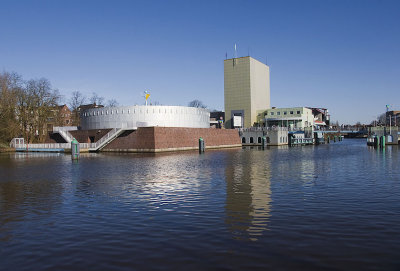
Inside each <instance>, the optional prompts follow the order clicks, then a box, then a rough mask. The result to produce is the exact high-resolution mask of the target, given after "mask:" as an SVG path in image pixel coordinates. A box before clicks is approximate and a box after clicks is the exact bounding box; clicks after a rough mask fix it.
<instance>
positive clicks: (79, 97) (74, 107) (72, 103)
mask: <svg viewBox="0 0 400 271" xmlns="http://www.w3.org/2000/svg"><path fill="white" fill-rule="evenodd" d="M85 102H86V97H85V96H84V95H83V94H82V93H81V92H79V91H73V92H72V96H71V98H70V99H69V109H70V110H71V111H72V114H73V120H72V121H73V123H74V125H76V126H79V111H78V108H79V107H80V106H81V105H83V104H85Z"/></svg>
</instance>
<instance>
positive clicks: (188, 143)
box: [103, 127, 241, 152]
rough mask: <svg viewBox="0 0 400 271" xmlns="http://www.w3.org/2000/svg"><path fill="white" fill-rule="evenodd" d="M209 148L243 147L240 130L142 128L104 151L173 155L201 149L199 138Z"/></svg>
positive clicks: (120, 138)
mask: <svg viewBox="0 0 400 271" xmlns="http://www.w3.org/2000/svg"><path fill="white" fill-rule="evenodd" d="M200 137H202V138H203V139H204V141H205V145H206V148H218V147H228V146H240V144H241V141H240V138H239V134H238V132H237V131H236V130H228V129H211V128H172V127H143V128H142V127H141V128H138V130H136V131H127V132H125V133H123V134H122V135H120V136H119V137H118V138H116V139H115V140H114V141H112V142H111V143H110V144H108V145H107V146H106V147H105V148H104V149H103V150H104V151H149V152H155V151H171V150H185V149H197V148H198V144H199V138H200Z"/></svg>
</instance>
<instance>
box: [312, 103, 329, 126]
mask: <svg viewBox="0 0 400 271" xmlns="http://www.w3.org/2000/svg"><path fill="white" fill-rule="evenodd" d="M308 108H309V109H311V110H312V114H313V115H314V125H315V126H316V127H317V128H318V127H325V126H329V124H330V115H329V111H328V109H326V108H316V107H308Z"/></svg>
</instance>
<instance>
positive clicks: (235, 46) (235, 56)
mask: <svg viewBox="0 0 400 271" xmlns="http://www.w3.org/2000/svg"><path fill="white" fill-rule="evenodd" d="M235 58H237V51H236V43H235Z"/></svg>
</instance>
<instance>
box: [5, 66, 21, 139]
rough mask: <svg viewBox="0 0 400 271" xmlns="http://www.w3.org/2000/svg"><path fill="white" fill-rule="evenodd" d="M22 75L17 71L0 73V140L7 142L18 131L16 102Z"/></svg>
mask: <svg viewBox="0 0 400 271" xmlns="http://www.w3.org/2000/svg"><path fill="white" fill-rule="evenodd" d="M22 85H23V81H22V77H21V76H20V75H18V74H17V73H8V72H3V73H0V141H1V142H4V143H8V142H9V141H10V140H11V139H12V138H13V137H15V136H16V135H18V134H19V133H20V127H19V125H18V119H17V112H16V110H15V109H16V104H17V94H18V92H19V91H20V89H21V88H22Z"/></svg>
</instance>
